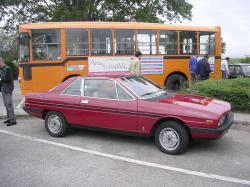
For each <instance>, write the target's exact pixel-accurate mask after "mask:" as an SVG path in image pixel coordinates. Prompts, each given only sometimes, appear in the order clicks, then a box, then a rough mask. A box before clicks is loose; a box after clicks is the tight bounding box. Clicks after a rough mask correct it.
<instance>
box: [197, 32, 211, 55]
mask: <svg viewBox="0 0 250 187" xmlns="http://www.w3.org/2000/svg"><path fill="white" fill-rule="evenodd" d="M200 54H201V55H204V54H209V55H214V54H215V33H212V32H200Z"/></svg>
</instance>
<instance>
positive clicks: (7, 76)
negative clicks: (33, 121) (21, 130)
mask: <svg viewBox="0 0 250 187" xmlns="http://www.w3.org/2000/svg"><path fill="white" fill-rule="evenodd" d="M0 71H1V73H0V75H1V77H0V83H1V90H0V91H1V92H2V95H3V102H4V106H5V108H6V112H7V118H8V119H7V120H5V121H4V123H5V124H7V126H12V125H16V116H15V113H14V107H13V100H12V92H13V90H14V81H13V72H12V69H11V68H10V67H9V66H7V65H6V64H5V62H4V59H3V58H2V57H0Z"/></svg>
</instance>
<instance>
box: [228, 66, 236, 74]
mask: <svg viewBox="0 0 250 187" xmlns="http://www.w3.org/2000/svg"><path fill="white" fill-rule="evenodd" d="M228 69H229V73H230V74H235V72H234V69H235V66H229V67H228Z"/></svg>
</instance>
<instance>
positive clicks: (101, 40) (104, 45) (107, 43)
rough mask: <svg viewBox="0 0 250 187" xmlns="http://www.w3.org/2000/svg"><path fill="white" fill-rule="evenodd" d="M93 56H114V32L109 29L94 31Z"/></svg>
mask: <svg viewBox="0 0 250 187" xmlns="http://www.w3.org/2000/svg"><path fill="white" fill-rule="evenodd" d="M91 42H92V54H93V55H98V54H99V55H105V54H112V31H111V30H108V29H96V30H92V41H91Z"/></svg>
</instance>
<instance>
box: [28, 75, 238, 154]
mask: <svg viewBox="0 0 250 187" xmlns="http://www.w3.org/2000/svg"><path fill="white" fill-rule="evenodd" d="M24 110H25V111H26V112H27V113H29V114H30V115H32V116H36V117H38V118H41V119H45V126H46V129H47V131H48V132H49V134H50V135H51V136H54V137H61V136H64V135H65V134H66V132H67V129H68V128H69V127H71V126H78V127H85V128H89V129H101V130H106V131H112V132H118V133H126V134H133V135H140V136H148V137H151V136H153V137H154V138H155V141H156V143H157V145H158V146H159V148H160V150H161V151H163V152H165V153H168V154H180V153H182V152H183V151H185V150H186V148H187V147H188V145H189V143H190V140H192V139H193V138H209V139H217V138H220V137H221V136H223V135H224V134H225V133H226V132H227V131H228V129H229V128H230V126H231V125H232V123H233V115H232V112H231V106H230V104H229V103H227V102H224V101H220V100H216V99H212V98H206V97H200V96H193V95H185V94H175V93H171V92H170V93H168V92H167V91H164V90H162V89H160V88H159V87H158V86H156V85H155V84H154V83H152V82H151V81H150V80H148V79H146V78H144V77H142V76H113V77H73V78H70V79H68V80H67V81H65V82H63V83H61V84H60V85H58V86H56V87H55V88H53V89H51V90H50V91H49V92H47V93H30V94H27V95H26V97H25V106H24Z"/></svg>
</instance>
